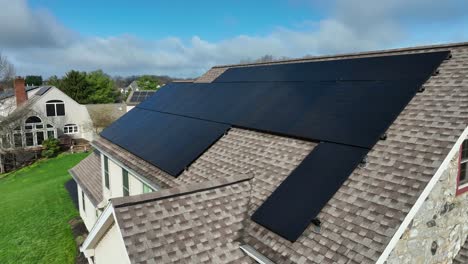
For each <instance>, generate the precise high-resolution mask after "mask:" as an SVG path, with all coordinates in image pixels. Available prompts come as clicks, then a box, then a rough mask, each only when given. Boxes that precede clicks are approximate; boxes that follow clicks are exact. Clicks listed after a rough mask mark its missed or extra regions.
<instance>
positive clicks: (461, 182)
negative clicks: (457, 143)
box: [457, 139, 468, 194]
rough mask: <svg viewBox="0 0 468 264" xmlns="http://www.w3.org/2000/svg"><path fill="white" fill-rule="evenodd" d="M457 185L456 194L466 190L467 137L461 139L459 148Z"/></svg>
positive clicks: (467, 173)
mask: <svg viewBox="0 0 468 264" xmlns="http://www.w3.org/2000/svg"><path fill="white" fill-rule="evenodd" d="M457 185H458V186H457V194H462V193H464V192H466V191H468V139H466V140H465V141H463V144H462V146H461V148H460V158H459V170H458V180H457Z"/></svg>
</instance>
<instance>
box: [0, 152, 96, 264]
mask: <svg viewBox="0 0 468 264" xmlns="http://www.w3.org/2000/svg"><path fill="white" fill-rule="evenodd" d="M87 155H88V154H86V153H80V154H62V155H60V156H58V157H56V158H53V159H50V160H43V161H38V162H36V163H35V164H33V165H31V166H29V167H26V168H23V169H21V170H19V171H16V172H13V173H9V174H8V175H6V176H3V177H2V178H0V263H2V264H7V263H60V264H62V263H74V262H75V257H76V254H77V252H76V247H75V241H74V239H73V234H72V231H71V228H70V226H69V225H68V221H69V220H70V219H72V218H74V217H76V216H78V211H77V210H76V208H75V207H74V205H73V203H72V201H71V199H70V196H69V195H68V192H67V191H66V189H65V187H64V184H65V182H67V181H68V180H69V179H71V176H70V175H69V174H68V169H70V168H71V167H73V166H75V165H76V164H77V163H78V162H80V161H81V160H82V159H83V158H85V157H86V156H87Z"/></svg>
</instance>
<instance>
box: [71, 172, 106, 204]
mask: <svg viewBox="0 0 468 264" xmlns="http://www.w3.org/2000/svg"><path fill="white" fill-rule="evenodd" d="M68 173H70V175H71V176H72V178H73V180H75V182H76V184H77V185H79V186H80V188H81V190H83V192H84V193H85V194H86V196H87V197H88V199H89V200H90V201H91V203H92V204H93V205H94V207H98V205H99V203H101V201H97V200H96V199H95V198H94V196H93V195H92V194H91V192H90V191H89V190H88V189H87V188H83V186H84V184H83V183H82V181H81V180H79V178H78V177H77V175H76V173H75V172H74V171H73V168H71V169H69V170H68Z"/></svg>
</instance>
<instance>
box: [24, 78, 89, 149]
mask: <svg viewBox="0 0 468 264" xmlns="http://www.w3.org/2000/svg"><path fill="white" fill-rule="evenodd" d="M50 100H61V101H63V102H64V104H65V116H54V117H47V115H46V102H47V101H50ZM33 108H34V110H35V111H36V112H38V113H40V114H41V115H42V116H44V117H46V119H47V120H48V121H49V123H51V124H53V125H54V126H55V127H57V128H58V130H59V134H62V133H63V127H64V125H66V124H76V125H78V129H79V132H78V133H77V134H73V135H70V136H72V137H74V138H85V139H87V140H93V138H94V129H93V123H92V121H91V117H90V115H89V113H88V109H87V108H86V106H84V105H81V104H79V103H77V102H76V101H75V100H73V99H72V98H70V97H69V96H68V95H66V94H65V93H63V92H62V91H60V89H58V88H56V87H54V88H52V89H50V90H49V91H48V92H47V93H45V94H44V95H43V96H41V97H40V98H39V100H37V101H36V102H35V103H34V106H33Z"/></svg>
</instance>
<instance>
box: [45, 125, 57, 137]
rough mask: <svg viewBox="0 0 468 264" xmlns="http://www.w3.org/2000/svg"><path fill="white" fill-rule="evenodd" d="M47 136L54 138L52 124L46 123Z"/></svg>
mask: <svg viewBox="0 0 468 264" xmlns="http://www.w3.org/2000/svg"><path fill="white" fill-rule="evenodd" d="M46 127H47V138H56V136H55V129H54V126H53V125H50V124H47V126H46Z"/></svg>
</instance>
